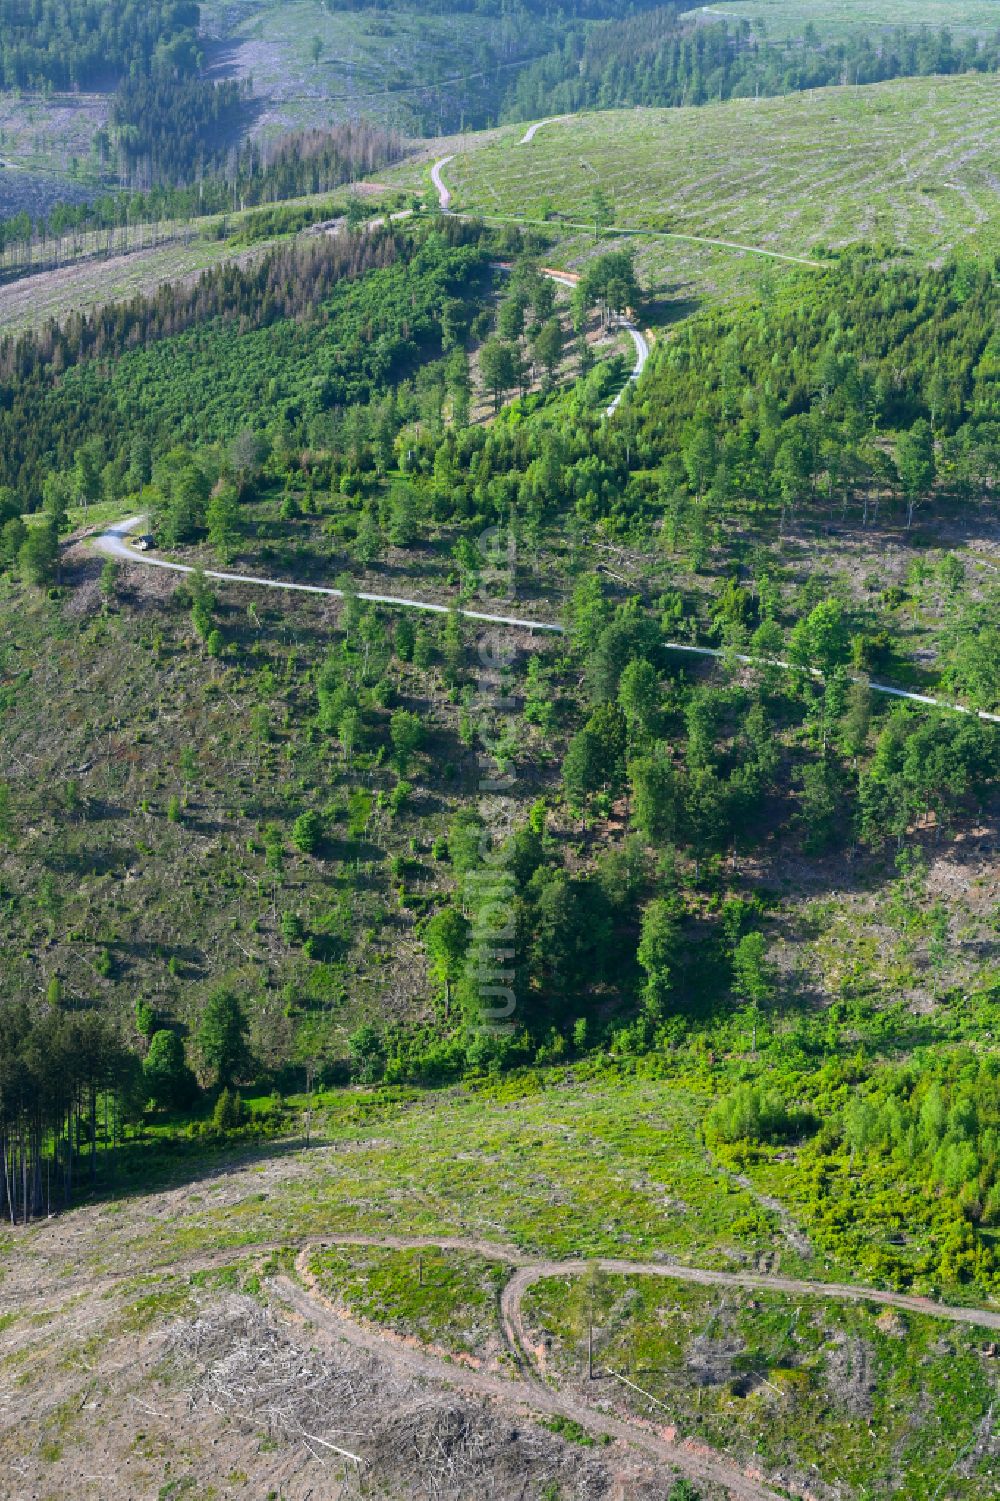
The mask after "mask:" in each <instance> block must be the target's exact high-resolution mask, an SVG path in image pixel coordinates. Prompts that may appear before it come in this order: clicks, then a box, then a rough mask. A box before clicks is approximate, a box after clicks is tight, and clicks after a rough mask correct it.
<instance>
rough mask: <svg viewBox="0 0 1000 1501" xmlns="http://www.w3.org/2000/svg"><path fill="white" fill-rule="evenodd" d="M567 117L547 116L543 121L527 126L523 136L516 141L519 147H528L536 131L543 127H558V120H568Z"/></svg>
mask: <svg viewBox="0 0 1000 1501" xmlns="http://www.w3.org/2000/svg"><path fill="white" fill-rule="evenodd" d="M568 119H569V115H549V116H548V118H547V119H545V120H536V121H535V123H534V125H529V126H528V128H527V130H526V131H525V132H524V135H523V136H522V137H521V139H520V140H519V141H518V143H517V144H518V145H519V146H530V145H531V143H532V141H533V140H534V139H535V133H536V131H539V130H541V128H542V126H543V125H558V124H559V122H560V120H568Z"/></svg>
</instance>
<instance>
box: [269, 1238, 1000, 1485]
mask: <svg viewBox="0 0 1000 1501" xmlns="http://www.w3.org/2000/svg"><path fill="white" fill-rule="evenodd" d="M343 1244H351V1245H358V1244H361V1245H367V1246H373V1247H379V1248H383V1247H385V1248H390V1249H394V1250H456V1251H460V1252H465V1253H467V1254H472V1255H478V1256H483V1257H485V1258H486V1259H488V1260H493V1261H500V1262H503V1263H505V1264H507V1265H512V1266H513V1267H514V1268H515V1270H514V1272H513V1275H512V1276H511V1277H510V1279H509V1280H508V1282H507V1283H506V1285H505V1287H504V1289H503V1292H502V1294H501V1299H500V1323H501V1332H502V1335H503V1340H504V1344H505V1346H506V1350H507V1352H508V1354H509V1355H510V1356H511V1358H512V1361H513V1364H514V1366H515V1367H516V1369H517V1371H518V1372H519V1376H520V1379H518V1380H514V1379H511V1380H507V1379H504V1378H503V1377H501V1376H495V1375H492V1374H491V1373H489V1372H485V1371H482V1370H476V1369H474V1368H470V1367H469V1366H467V1365H464V1364H461V1363H459V1362H457V1361H455V1360H452V1359H448V1358H447V1357H446V1356H445V1355H443V1354H441V1355H438V1354H434V1353H432V1352H429V1351H421V1350H418V1349H415V1348H414V1347H413V1345H412V1344H411V1343H409V1342H407V1341H405V1340H404V1339H403V1338H402V1337H401V1336H399V1335H396V1334H394V1333H393V1332H390V1331H386V1330H382V1329H379V1328H378V1327H376V1326H374V1325H372V1324H369V1323H367V1322H359V1321H357V1320H355V1319H353V1318H351V1317H350V1316H349V1315H347V1314H346V1313H344V1312H343V1310H342V1309H340V1308H338V1307H337V1306H336V1305H335V1304H334V1303H332V1302H331V1301H330V1300H329V1299H328V1298H327V1297H326V1296H325V1295H324V1294H323V1292H322V1290H321V1289H320V1287H319V1285H318V1283H317V1280H316V1277H315V1276H314V1274H313V1273H312V1271H311V1268H310V1264H309V1263H310V1259H311V1257H312V1255H313V1253H314V1252H315V1251H316V1250H319V1249H322V1248H325V1247H333V1246H337V1245H343ZM593 1265H596V1266H597V1267H598V1268H599V1269H600V1270H601V1271H603V1272H607V1273H611V1274H612V1275H618V1276H642V1277H660V1278H666V1279H671V1280H673V1281H680V1282H691V1283H697V1284H699V1285H703V1286H717V1287H739V1288H745V1289H753V1290H759V1291H769V1292H781V1293H788V1294H790V1295H792V1296H803V1295H808V1296H814V1297H823V1298H830V1299H834V1300H844V1301H849V1302H870V1303H877V1304H880V1305H884V1306H886V1307H890V1308H898V1309H901V1310H906V1311H907V1312H910V1313H920V1314H923V1315H924V1316H929V1317H933V1318H940V1319H945V1320H949V1321H951V1322H956V1323H964V1324H971V1325H975V1326H979V1327H983V1328H987V1329H1000V1310H994V1309H984V1308H958V1307H955V1306H953V1305H949V1304H943V1303H935V1302H934V1301H933V1300H932V1299H930V1298H921V1297H915V1296H913V1295H911V1294H908V1293H894V1292H890V1291H887V1290H884V1289H882V1288H870V1287H855V1286H853V1285H851V1284H848V1283H823V1282H814V1281H810V1280H806V1279H802V1278H795V1277H781V1276H779V1275H777V1274H771V1273H766V1274H765V1273H751V1272H746V1273H744V1272H721V1271H711V1270H708V1269H704V1268H701V1267H690V1266H680V1265H675V1264H672V1263H661V1262H632V1261H622V1260H618V1259H615V1258H600V1259H598V1260H597V1261H596V1263H588V1262H586V1261H584V1260H582V1259H579V1260H572V1261H555V1260H552V1261H538V1260H532V1259H529V1258H527V1257H526V1256H525V1254H524V1253H523V1252H518V1251H516V1250H513V1249H512V1248H511V1247H509V1246H505V1245H499V1244H497V1243H495V1242H491V1241H486V1240H480V1239H475V1238H464V1237H455V1236H440V1237H434V1236H431V1237H412V1238H411V1237H405V1236H389V1237H376V1236H372V1237H368V1236H353V1237H344V1238H341V1237H340V1236H335V1237H332V1238H331V1239H330V1240H324V1241H319V1242H309V1243H308V1244H307V1245H305V1246H304V1247H303V1249H302V1250H301V1251H300V1252H299V1254H298V1257H297V1259H296V1273H297V1275H298V1277H299V1279H300V1282H301V1286H299V1285H296V1284H295V1283H294V1282H292V1281H291V1279H289V1278H285V1277H283V1278H280V1279H279V1283H280V1290H281V1293H282V1295H283V1296H284V1298H285V1299H286V1300H287V1301H288V1302H289V1303H290V1304H291V1306H292V1307H293V1308H294V1309H295V1310H296V1312H297V1313H298V1314H299V1315H301V1316H302V1317H303V1318H307V1319H309V1320H311V1321H312V1322H313V1323H314V1324H316V1325H318V1326H320V1327H324V1328H326V1329H327V1330H328V1331H329V1332H330V1333H333V1334H335V1335H338V1336H339V1337H341V1338H343V1339H346V1340H347V1341H348V1342H349V1343H352V1344H355V1345H358V1346H361V1347H363V1348H365V1349H369V1350H374V1351H377V1352H378V1353H379V1354H380V1355H382V1356H383V1357H384V1358H389V1359H391V1360H392V1361H393V1362H395V1363H397V1364H399V1365H401V1366H402V1367H404V1368H405V1369H406V1370H407V1371H409V1372H410V1373H411V1374H415V1375H423V1376H430V1377H433V1378H436V1379H438V1380H442V1379H443V1380H447V1381H448V1382H449V1383H451V1384H452V1385H454V1386H457V1387H460V1388H463V1389H465V1390H467V1391H470V1392H474V1393H476V1394H478V1395H480V1396H484V1395H485V1396H488V1397H491V1398H493V1399H495V1400H498V1401H500V1402H501V1403H503V1404H505V1405H508V1406H510V1405H514V1406H517V1407H521V1408H527V1409H529V1410H532V1411H535V1412H543V1413H546V1414H549V1415H552V1416H562V1417H565V1418H569V1419H572V1420H573V1421H574V1422H577V1423H579V1424H581V1426H582V1427H584V1428H585V1429H587V1430H588V1431H593V1430H595V1429H596V1430H597V1431H600V1432H604V1433H609V1434H610V1435H611V1436H612V1437H613V1438H616V1439H619V1440H620V1441H622V1442H623V1443H625V1444H627V1445H629V1446H631V1447H632V1448H635V1449H639V1450H641V1451H643V1452H644V1453H645V1454H647V1455H649V1456H651V1457H652V1458H654V1459H656V1460H659V1461H661V1462H664V1463H666V1464H669V1465H670V1466H672V1467H673V1468H675V1469H679V1470H681V1471H683V1472H684V1473H685V1474H686V1475H688V1476H689V1477H690V1478H691V1479H692V1480H695V1481H698V1480H700V1481H702V1482H710V1483H713V1484H715V1485H721V1486H723V1487H724V1488H725V1489H726V1490H728V1492H729V1494H730V1496H732V1497H734V1498H736V1501H777V1497H778V1495H779V1492H777V1491H775V1490H772V1489H771V1488H770V1487H769V1486H768V1484H767V1482H766V1480H764V1479H763V1478H762V1477H760V1476H759V1475H758V1474H756V1473H750V1472H747V1471H745V1470H744V1469H742V1468H741V1467H740V1466H739V1465H737V1464H736V1463H735V1462H734V1461H732V1460H729V1459H727V1458H726V1457H725V1456H724V1455H723V1454H720V1453H717V1452H716V1451H714V1450H712V1449H710V1448H709V1447H708V1446H707V1445H705V1444H703V1443H701V1442H699V1441H695V1440H688V1439H683V1438H679V1437H677V1436H676V1435H675V1434H674V1432H673V1430H672V1428H670V1427H656V1426H654V1425H653V1424H650V1423H646V1422H644V1421H642V1420H633V1421H625V1420H622V1419H618V1418H614V1417H612V1416H611V1415H609V1414H608V1413H607V1412H605V1411H604V1410H603V1409H600V1408H598V1407H596V1406H595V1405H591V1404H590V1403H589V1402H587V1401H585V1400H583V1399H582V1398H581V1397H580V1396H578V1395H576V1394H574V1393H570V1392H565V1391H560V1390H558V1389H557V1388H556V1387H554V1386H552V1385H551V1384H549V1383H548V1382H547V1381H546V1380H545V1379H544V1378H543V1376H542V1374H541V1372H540V1370H539V1368H538V1364H537V1362H536V1358H535V1355H534V1353H533V1348H532V1342H531V1337H530V1334H529V1332H528V1330H527V1326H526V1322H525V1318H524V1313H523V1301H524V1296H525V1293H526V1292H527V1291H528V1289H529V1288H531V1287H533V1286H534V1285H535V1283H537V1282H539V1281H542V1280H544V1279H546V1278H549V1277H567V1276H569V1277H578V1276H581V1275H583V1274H584V1273H586V1272H587V1271H588V1270H589V1268H590V1267H591V1266H593ZM783 1494H785V1495H787V1482H786V1483H785V1485H784V1490H783ZM802 1495H803V1496H805V1495H806V1493H805V1492H803V1493H802Z"/></svg>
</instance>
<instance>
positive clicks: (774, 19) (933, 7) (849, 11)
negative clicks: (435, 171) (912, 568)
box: [692, 0, 997, 39]
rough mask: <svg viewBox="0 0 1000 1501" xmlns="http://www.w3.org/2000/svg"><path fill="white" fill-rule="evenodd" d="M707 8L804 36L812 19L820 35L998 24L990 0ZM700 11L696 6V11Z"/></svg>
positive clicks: (770, 30) (777, 1)
mask: <svg viewBox="0 0 1000 1501" xmlns="http://www.w3.org/2000/svg"><path fill="white" fill-rule="evenodd" d="M708 10H709V11H710V12H711V14H712V15H713V16H716V15H717V16H730V17H732V18H733V19H734V20H740V21H743V20H746V21H750V22H751V24H753V23H755V22H757V21H760V20H762V21H763V22H764V24H765V26H766V27H767V35H768V36H769V37H773V38H775V39H777V38H779V37H785V36H801V34H802V29H803V27H804V26H806V25H807V24H808V23H809V22H811V23H812V24H813V26H815V28H816V30H817V31H818V32H819V35H820V36H821V37H823V38H826V37H831V38H833V39H836V38H838V37H840V36H845V35H847V34H849V33H850V32H853V31H860V30H862V29H865V28H868V27H872V26H907V27H910V28H912V29H913V30H919V28H920V27H921V26H930V27H934V28H937V27H940V26H947V27H948V28H949V30H950V31H952V32H953V33H954V35H956V36H965V35H968V34H969V33H970V32H971V33H973V34H975V35H983V34H988V33H991V32H993V31H994V30H995V29H996V24H997V13H996V6H995V5H994V4H992V3H991V0H835V3H833V4H831V3H830V0H716V3H714V4H712V5H710V6H709V7H708ZM701 11H702V7H700V6H698V7H693V9H692V14H694V15H698V14H699V13H701Z"/></svg>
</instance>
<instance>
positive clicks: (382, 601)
mask: <svg viewBox="0 0 1000 1501" xmlns="http://www.w3.org/2000/svg"><path fill="white" fill-rule="evenodd" d="M148 519H149V518H148V517H147V516H132V517H130V518H129V520H128V521H119V522H118V523H117V525H115V526H112V527H109V528H108V530H107V531H106V532H102V533H101V534H100V536H98V537H95V538H94V546H95V547H96V549H97V551H98V552H101V553H103V554H104V556H105V557H108V558H118V559H120V560H121V561H123V562H126V563H138V564H139V565H140V567H142V566H145V567H147V568H166V569H168V570H169V571H170V572H172V573H194V571H195V570H194V568H192V567H191V565H190V564H188V563H172V562H170V561H169V560H168V559H167V558H157V557H153V556H151V555H150V554H149V553H148V552H139V551H137V549H136V548H134V547H129V545H128V543H127V542H126V540H125V539H126V537H127V536H128V534H129V533H130V532H134V531H135V530H136V529H137V528H138V527H140V526H141V525H142V524H143V522H145V521H148ZM204 574H205V577H206V578H209V579H220V580H221V581H222V582H223V583H226V584H254V585H256V586H257V587H258V588H260V589H285V590H289V591H291V592H292V593H295V594H319V595H324V596H326V597H328V598H333V599H343V597H344V591H343V589H334V588H331V587H330V586H328V585H325V584H296V583H294V582H293V581H292V580H291V579H269V578H263V577H262V576H261V575H260V574H256V573H222V572H220V571H219V570H217V569H214V568H206V569H205V570H204ZM357 597H358V599H363V600H365V601H366V602H368V603H371V604H377V605H394V606H396V608H397V609H403V610H423V611H424V612H425V613H427V614H431V615H447V614H448V613H449V611H450V609H451V606H450V605H439V604H434V603H432V602H431V601H429V600H426V599H410V598H408V597H407V596H406V595H404V594H365V593H363V592H362V591H360V590H359V591H358V596H357ZM458 613H459V614H460V615H462V616H464V617H465V619H466V620H481V621H484V622H485V623H486V624H487V625H507V626H514V627H516V628H517V629H520V630H525V631H548V632H550V633H552V634H554V635H559V636H561V635H563V628H562V626H561V625H553V623H552V622H551V621H550V620H525V619H522V618H520V617H519V616H516V615H490V614H488V613H487V612H486V611H483V610H464V609H460V610H459V612H458Z"/></svg>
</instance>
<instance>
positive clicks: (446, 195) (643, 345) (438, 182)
mask: <svg viewBox="0 0 1000 1501" xmlns="http://www.w3.org/2000/svg"><path fill="white" fill-rule="evenodd" d="M567 118H568V117H567V116H566V115H553V117H552V120H565V119H567ZM552 120H538V121H537V122H536V123H535V124H534V125H533V126H531V128H530V130H529V131H528V132H527V133H526V135H525V136H524V138H523V140H522V141H521V142H520V143H519V144H520V145H522V146H523V145H524V144H525V142H527V141H530V140H531V139H532V136H533V133H534V132H535V131H536V130H538V129H539V127H540V126H542V125H549V124H551V123H552ZM454 160H455V153H454V152H452V154H451V156H442V157H439V159H438V160H437V161H436V162H435V163H434V165H433V167H431V180H432V181H433V183H434V187H435V188H436V189H437V195H438V206H439V208H440V209H441V212H442V213H443V214H452V216H453V217H454V218H456V219H466V218H471V217H473V216H472V215H470V214H457V213H456V214H453V211H452V208H451V190H450V188H449V187H448V186H447V184H446V183H445V181H444V178H443V177H442V176H441V169H442V167H446V166H447V165H448V163H449V162H453V161H454ZM512 222H516V221H512ZM541 272H542V275H543V276H547V277H548V278H549V280H550V281H557V282H558V283H559V284H560V286H563V287H575V286H576V284H577V282H578V281H579V280H580V278H579V276H576V275H574V274H573V273H572V272H571V271H554V270H553V269H552V268H551V267H549V266H542V268H541ZM618 327H619V328H622V329H624V330H625V332H626V333H627V334H628V335H629V336H630V337H631V340H632V343H633V344H634V345H635V364H634V365H633V366H632V369H631V371H630V372H629V377H628V380H627V381H626V382H625V384H624V386H622V388H621V390H620V391H619V392H618V395H617V396H616V397H615V399H614V400H613V401H612V402H611V403H610V405H609V406H608V407H607V408H606V409H605V413H604V415H605V416H606V417H611V416H612V415H613V414H614V413H615V412H616V411H617V410H618V407H619V406H620V404H621V400H622V397H623V396H624V395H625V392H626V391H627V390H628V389H629V386H632V385H634V384H635V382H636V381H637V380H638V379H639V377H640V375H641V374H642V372H643V371H644V370H645V368H646V361H647V360H648V359H649V340H648V339H647V338H646V335H645V334H644V333H643V332H642V330H641V329H639V328H637V327H636V325H635V324H634V323H633V322H632V321H631V320H630V319H628V318H622V319H621V320H620V321H619V324H618Z"/></svg>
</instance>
